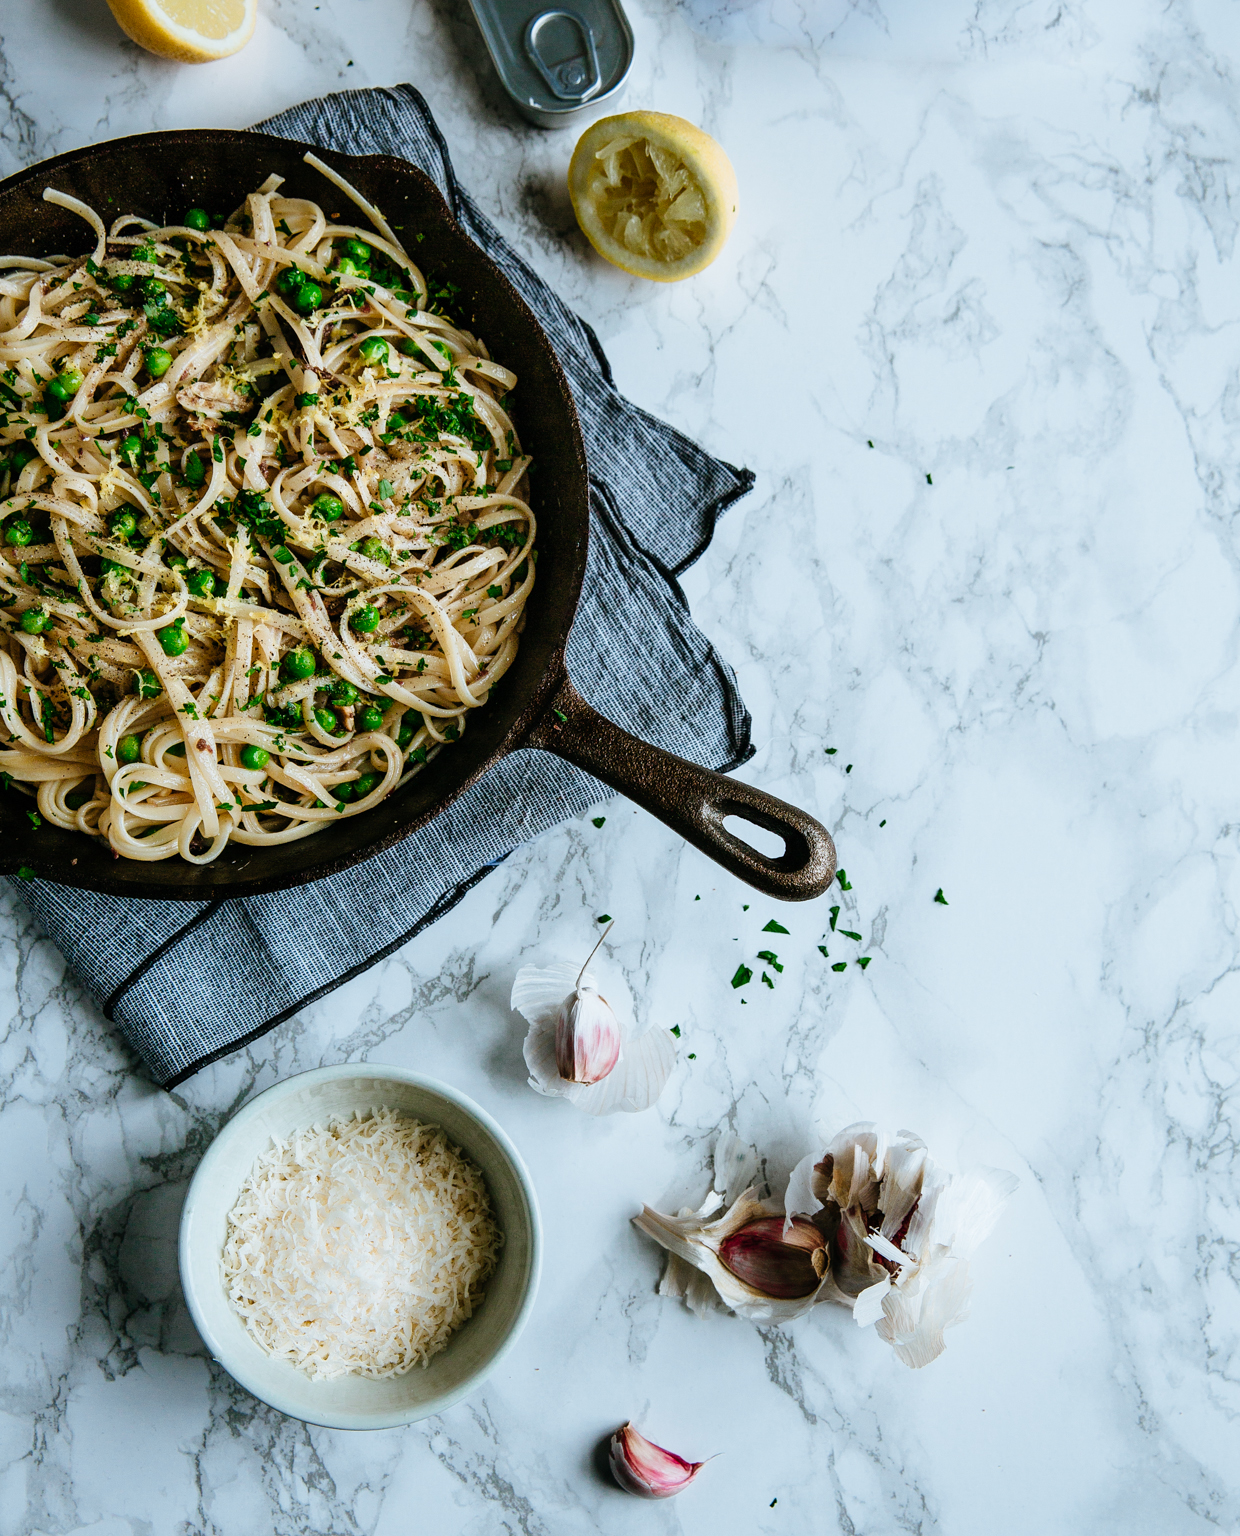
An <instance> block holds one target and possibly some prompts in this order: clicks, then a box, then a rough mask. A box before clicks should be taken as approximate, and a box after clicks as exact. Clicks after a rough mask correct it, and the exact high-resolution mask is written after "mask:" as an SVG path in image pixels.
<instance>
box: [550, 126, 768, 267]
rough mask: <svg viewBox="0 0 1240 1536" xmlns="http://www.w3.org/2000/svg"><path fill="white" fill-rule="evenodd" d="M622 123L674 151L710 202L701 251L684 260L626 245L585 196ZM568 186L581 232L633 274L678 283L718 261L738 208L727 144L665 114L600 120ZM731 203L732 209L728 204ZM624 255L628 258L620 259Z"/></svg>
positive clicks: (581, 148)
mask: <svg viewBox="0 0 1240 1536" xmlns="http://www.w3.org/2000/svg"><path fill="white" fill-rule="evenodd" d="M618 124H622V125H623V126H624V130H625V131H629V132H639V133H641V134H642V135H643V136H644V137H646V138H648V139H650V140H652V141H653V142H655V143H659V144H663V145H664V146H665V147H666V148H668V149H669V150H671V151H673V152H674V153H675V154H676V155H677V156H678V157H679V159H680V160H682V161H683V163H684V164H685V166H686V167H687V168H688V170H689V171H690V172H691V174H692V175H693V176H694V178H695V179H696V181H697V183H698V186H699V187H700V188H701V191H702V195H703V199H704V201H705V203H706V214H707V219H706V235H705V237H704V239H703V240H702V243H701V244H700V245H699V246H698V247H697V249H696V250H694V251H691V252H690V253H689V254H688V255H687V256H683V257H681V258H680V260H679V261H675V262H666V261H660V260H658V258H657V257H653V256H643V255H641V254H640V253H639V252H635V251H630V250H628V249H627V247H625V246H622V245H621V244H620V242H619V241H617V240H616V238H615V237H614V236H613V235H611V234H609V233H608V232H606V231H605V230H604V229H603V227H602V224H601V222H600V220H599V218H598V216H597V214H596V212H595V209H594V205H593V204H592V203H590V202H589V201H588V200H587V199H586V196H585V192H586V177H587V173H588V169H589V165H590V162H591V161H592V159H593V157H594V154H595V152H596V151H597V150H598V149H599V148H600V147H601V145H602V144H604V143H605V142H606V140H607V138H608V137H609V136H610V135H611V134H612V133H614V132H616V125H618ZM568 190H569V197H570V198H571V200H572V204H573V211H574V213H575V214H576V216H577V223H578V224H579V225H580V227H581V232H582V234H584V235H585V237H586V239H587V240H588V241H589V242H590V244H591V245H592V246H593V247H594V249H595V250H596V251H597V252H598V254H599V255H600V256H601V257H602V258H603V260H604V261H606V262H609V263H610V264H611V265H612V266H614V267H617V268H618V269H619V270H620V271H622V272H627V273H628V274H629V275H630V276H631V277H643V278H646V279H648V280H649V281H651V282H656V283H677V282H680V281H681V280H682V279H684V278H686V277H693V276H694V275H695V274H696V273H698V272H701V271H703V270H704V269H705V268H706V267H708V266H710V264H711V263H712V262H713V261H714V260H715V258H716V257H717V256H718V255H719V252H720V251H721V250H722V249H723V246H724V244H725V243H726V241H727V238H728V236H729V235H730V234H731V232H732V226H733V224H734V223H735V222H736V216H737V212H738V210H739V201H740V200H739V196H738V189H737V183H736V172H735V170H734V169H733V167H732V163H731V161H730V160H729V159H728V157H727V154H726V153H725V152H724V150H723V147H722V145H720V144H719V143H717V142H716V140H714V139H712V138H711V137H710V135H709V134H708V133H706V132H705V131H704V130H703V129H701V128H699V127H697V125H696V124H694V123H690V122H688V121H687V120H686V119H685V118H680V117H675V116H673V115H672V114H670V113H666V112H647V111H638V112H623V113H618V114H616V115H615V116H613V117H605V118H600V119H599V121H598V122H596V123H592V124H591V125H590V127H589V128H587V129H586V131H585V132H584V133H583V134H582V136H581V138H580V139H579V140H578V142H577V146H576V148H575V149H574V150H573V157H572V161H571V162H570V164H569V168H568ZM720 194H722V196H720ZM729 201H730V202H731V207H730V208H729V207H727V206H726V204H727V203H728V202H729ZM620 253H623V259H620Z"/></svg>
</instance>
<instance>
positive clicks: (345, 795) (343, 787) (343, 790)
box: [332, 779, 357, 805]
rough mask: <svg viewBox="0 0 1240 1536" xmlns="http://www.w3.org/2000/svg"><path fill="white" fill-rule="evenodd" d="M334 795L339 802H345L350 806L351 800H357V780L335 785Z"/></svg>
mask: <svg viewBox="0 0 1240 1536" xmlns="http://www.w3.org/2000/svg"><path fill="white" fill-rule="evenodd" d="M332 794H333V795H335V797H336V799H337V800H343V801H344V803H345V804H346V805H348V803H349V801H350V800H356V799H357V780H356V779H345V781H344V783H343V784H333V785H332Z"/></svg>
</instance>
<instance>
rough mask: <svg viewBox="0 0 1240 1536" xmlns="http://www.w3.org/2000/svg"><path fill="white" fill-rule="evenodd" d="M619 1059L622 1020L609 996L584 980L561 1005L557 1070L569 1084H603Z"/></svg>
mask: <svg viewBox="0 0 1240 1536" xmlns="http://www.w3.org/2000/svg"><path fill="white" fill-rule="evenodd" d="M619 1059H620V1024H619V1021H618V1020H617V1018H616V1015H615V1014H614V1013H613V1012H612V1008H611V1004H610V1003H609V1002H608V1001H607V999H606V998H605V997H602V996H600V995H599V993H598V992H596V991H595V990H594V988H593V987H592V986H590V985H589V984H587V983H586V982H585V981H583V982H582V984H581V986H580V987H578V988H577V990H576V991H575V992H570V993H569V994H568V996H567V997H566V998H565V999H564V1001H563V1002H562V1003H561V1004H560V1011H559V1016H558V1017H557V1019H556V1024H555V1067H556V1071H557V1072H558V1073H559V1075H560V1076H561V1077H562V1078H563V1079H564V1081H565V1082H566V1083H601V1082H602V1080H603V1079H604V1078H605V1077H608V1076H610V1074H611V1071H612V1069H613V1068H614V1067H615V1065H616V1063H617V1061H619Z"/></svg>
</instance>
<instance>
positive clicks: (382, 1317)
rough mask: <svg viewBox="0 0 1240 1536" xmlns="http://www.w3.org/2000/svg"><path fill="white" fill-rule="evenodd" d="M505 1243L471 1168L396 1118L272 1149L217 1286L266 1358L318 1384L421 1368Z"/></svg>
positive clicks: (233, 1226)
mask: <svg viewBox="0 0 1240 1536" xmlns="http://www.w3.org/2000/svg"><path fill="white" fill-rule="evenodd" d="M502 1242H503V1235H502V1233H501V1232H500V1230H499V1228H498V1227H497V1226H496V1224H495V1218H494V1215H493V1214H492V1211H491V1202H490V1198H489V1197H488V1195H487V1191H486V1186H485V1184H484V1183H483V1179H482V1175H481V1173H480V1172H479V1171H478V1169H477V1168H476V1167H475V1166H474V1165H473V1163H471V1162H470V1161H469V1160H468V1159H467V1158H466V1157H464V1156H463V1155H462V1154H461V1152H460V1151H459V1150H458V1149H457V1148H455V1147H453V1146H450V1145H449V1143H448V1139H447V1137H446V1136H445V1135H444V1133H443V1131H441V1130H440V1129H439V1128H438V1127H437V1126H431V1125H421V1124H419V1122H418V1121H416V1120H410V1119H408V1118H406V1117H405V1116H402V1115H399V1114H397V1113H396V1111H395V1110H390V1109H376V1110H372V1111H370V1112H369V1113H368V1114H366V1115H364V1116H356V1115H355V1116H353V1117H352V1118H351V1119H339V1118H332V1119H330V1120H328V1121H327V1123H326V1124H324V1125H314V1126H311V1127H310V1128H309V1130H305V1131H298V1132H297V1133H296V1134H295V1135H293V1136H291V1137H290V1138H289V1139H288V1140H287V1141H282V1140H280V1139H278V1138H273V1144H272V1146H271V1147H270V1148H269V1149H268V1150H267V1151H266V1152H264V1153H262V1154H261V1155H260V1157H259V1159H258V1161H257V1162H256V1163H255V1165H254V1167H253V1168H252V1169H251V1171H250V1174H249V1177H248V1178H247V1179H246V1181H245V1184H244V1185H243V1186H242V1189H241V1193H240V1194H239V1195H238V1196H237V1201H236V1204H235V1205H234V1206H233V1208H232V1210H231V1211H230V1212H229V1216H228V1231H227V1236H226V1238H225V1242H224V1254H223V1268H224V1281H225V1284H226V1286H227V1288H228V1295H229V1298H230V1300H231V1301H232V1304H233V1306H234V1307H235V1308H236V1310H237V1312H238V1313H239V1314H240V1316H241V1318H242V1319H243V1321H244V1322H245V1325H246V1327H247V1328H248V1329H249V1331H250V1333H251V1334H252V1335H253V1337H254V1338H255V1339H256V1340H257V1342H258V1343H259V1344H260V1345H261V1346H262V1347H263V1349H265V1350H266V1351H267V1353H268V1354H270V1355H274V1356H276V1357H277V1358H278V1359H281V1360H287V1361H288V1362H289V1363H290V1364H292V1365H295V1366H297V1367H299V1368H300V1369H301V1370H303V1371H305V1372H306V1373H307V1374H308V1375H309V1376H311V1377H314V1378H316V1379H320V1380H323V1379H331V1378H333V1377H339V1376H345V1375H357V1376H367V1377H370V1378H372V1379H374V1380H380V1379H382V1378H384V1377H389V1376H401V1375H404V1373H405V1372H406V1371H409V1370H411V1369H412V1368H413V1366H415V1365H418V1364H420V1365H426V1363H427V1362H428V1361H429V1360H430V1358H431V1356H432V1355H435V1354H437V1353H438V1352H439V1351H440V1350H441V1349H443V1347H444V1346H445V1345H446V1344H447V1342H448V1339H449V1338H450V1337H451V1335H452V1333H453V1332H454V1331H455V1330H456V1329H457V1328H459V1327H460V1325H461V1324H462V1323H463V1322H464V1321H465V1320H466V1318H468V1317H470V1316H471V1315H472V1314H473V1311H474V1309H475V1308H476V1307H477V1306H478V1305H480V1303H481V1301H482V1286H483V1283H484V1282H485V1281H486V1279H487V1278H488V1277H489V1276H490V1274H491V1273H492V1271H493V1270H494V1268H495V1263H496V1259H497V1257H498V1253H499V1248H500V1245H501V1243H502Z"/></svg>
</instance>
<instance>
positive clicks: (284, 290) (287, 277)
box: [276, 267, 306, 299]
mask: <svg viewBox="0 0 1240 1536" xmlns="http://www.w3.org/2000/svg"><path fill="white" fill-rule="evenodd" d="M305 281H306V274H305V273H304V272H303V271H302V270H301V268H300V267H285V268H284V269H283V270H282V271H281V273H280V275H279V277H277V278H276V292H277V293H281V294H283V295H284V297H285V298H286V299H291V298H293V297H295V295H296V294H297V293H298V292H299V290H300V289H301V287H302V285H303V284H304V283H305Z"/></svg>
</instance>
